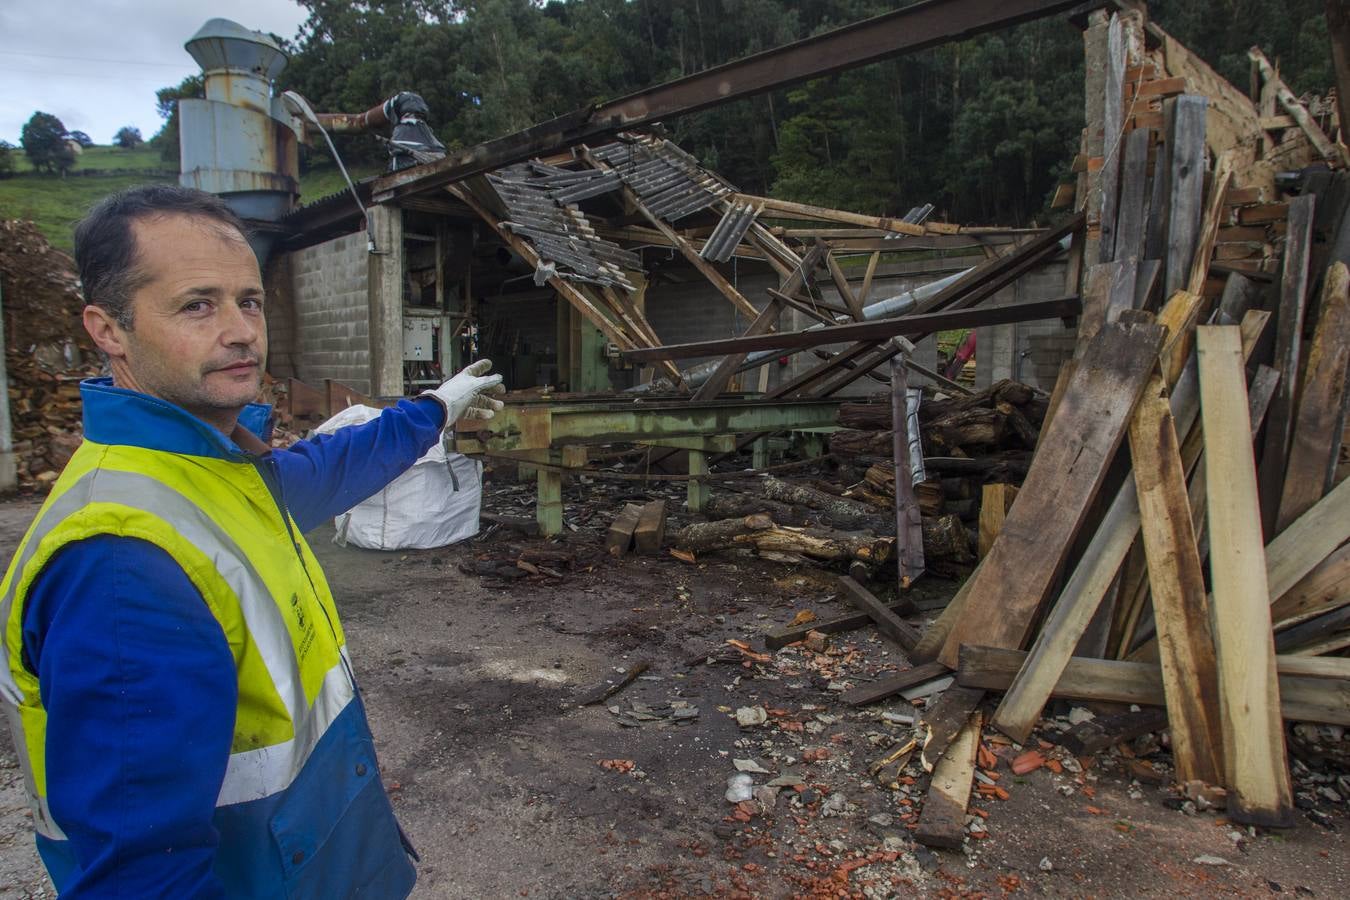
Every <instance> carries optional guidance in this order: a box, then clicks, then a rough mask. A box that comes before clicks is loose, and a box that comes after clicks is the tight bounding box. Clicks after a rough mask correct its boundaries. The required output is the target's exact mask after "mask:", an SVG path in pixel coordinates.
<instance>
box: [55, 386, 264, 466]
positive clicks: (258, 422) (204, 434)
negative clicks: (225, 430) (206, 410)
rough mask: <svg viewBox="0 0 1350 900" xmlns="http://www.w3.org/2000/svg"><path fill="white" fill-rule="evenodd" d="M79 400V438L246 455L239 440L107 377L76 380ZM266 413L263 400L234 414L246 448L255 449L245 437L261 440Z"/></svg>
mask: <svg viewBox="0 0 1350 900" xmlns="http://www.w3.org/2000/svg"><path fill="white" fill-rule="evenodd" d="M80 399H81V400H82V401H83V403H84V436H85V437H86V438H88V439H89V440H91V441H94V442H95V443H99V444H121V445H124V446H129V447H141V448H143V449H146V450H160V451H163V452H166V453H183V454H186V455H188V456H208V457H214V458H216V459H234V460H239V459H241V458H242V457H243V456H245V448H243V447H241V446H240V444H239V443H238V442H236V441H234V440H231V439H230V438H229V437H227V436H225V435H224V434H222V433H221V432H220V431H219V430H218V429H216V428H214V427H213V426H211V425H208V424H207V423H206V422H203V421H202V420H201V419H199V418H197V417H196V416H194V415H192V413H190V412H188V411H187V410H185V409H183V408H182V407H180V406H175V405H174V404H172V403H170V402H168V401H167V400H161V399H159V398H158V397H152V396H150V395H149V394H143V393H141V392H140V391H131V390H127V389H126V388H119V387H114V386H113V383H112V379H111V378H89V379H86V380H85V381H82V382H80ZM271 417H272V407H271V406H269V405H268V404H265V403H250V404H249V405H248V406H246V407H244V409H243V411H242V412H241V413H240V414H239V425H240V426H242V429H243V430H245V431H246V432H247V435H240V437H239V440H240V441H241V442H243V443H246V444H250V445H251V446H249V447H248V450H250V451H253V452H256V449H257V445H256V444H253V441H252V440H250V438H253V439H257V440H260V441H262V442H263V443H264V445H265V444H266V441H267V438H268V436H269V432H270V431H271ZM236 433H238V432H236Z"/></svg>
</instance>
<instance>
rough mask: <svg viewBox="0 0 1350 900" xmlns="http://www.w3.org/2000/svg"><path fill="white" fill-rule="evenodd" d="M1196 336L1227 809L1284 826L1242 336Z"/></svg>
mask: <svg viewBox="0 0 1350 900" xmlns="http://www.w3.org/2000/svg"><path fill="white" fill-rule="evenodd" d="M1196 338H1197V351H1198V355H1199V367H1200V409H1201V416H1202V420H1203V422H1204V429H1205V445H1206V461H1205V480H1206V494H1207V497H1208V503H1209V534H1210V577H1211V579H1212V582H1213V585H1214V637H1215V645H1216V649H1217V651H1218V665H1219V690H1220V711H1221V714H1222V720H1223V735H1224V756H1225V758H1226V760H1227V772H1228V778H1227V781H1228V789H1229V795H1228V800H1229V802H1228V812H1229V815H1231V816H1232V817H1233V818H1234V819H1235V820H1237V821H1239V822H1243V823H1245V824H1252V825H1266V826H1289V825H1292V824H1293V797H1292V790H1291V787H1290V783H1289V765H1288V760H1287V759H1286V757H1285V746H1284V725H1283V722H1282V721H1281V718H1280V695H1279V683H1278V682H1277V681H1276V674H1275V641H1274V637H1273V635H1272V633H1271V628H1270V598H1269V592H1268V590H1267V588H1266V584H1267V573H1266V558H1265V548H1264V545H1263V542H1262V540H1261V521H1260V509H1259V503H1258V499H1257V489H1256V469H1255V465H1254V463H1253V460H1252V450H1251V431H1250V428H1251V425H1250V414H1249V413H1248V409H1247V379H1246V377H1245V374H1244V372H1243V364H1242V337H1241V333H1240V331H1239V329H1238V328H1236V327H1235V326H1232V325H1202V326H1200V328H1199V329H1198V333H1197V336H1196Z"/></svg>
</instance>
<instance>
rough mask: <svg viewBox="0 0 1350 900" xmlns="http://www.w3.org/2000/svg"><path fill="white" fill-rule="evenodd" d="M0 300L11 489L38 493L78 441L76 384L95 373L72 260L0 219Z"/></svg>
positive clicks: (27, 225)
mask: <svg viewBox="0 0 1350 900" xmlns="http://www.w3.org/2000/svg"><path fill="white" fill-rule="evenodd" d="M0 298H2V299H0V302H3V307H4V327H5V365H6V369H7V373H8V376H9V405H10V415H11V418H12V422H13V434H14V454H15V463H16V468H17V470H18V477H19V485H20V487H21V488H23V489H25V490H41V491H45V490H46V489H47V487H48V486H50V485H51V483H52V482H53V481H55V480H56V478H57V476H58V475H59V474H60V472H61V470H62V469H63V468H64V467H65V465H66V463H67V462H68V461H69V460H70V457H71V454H73V453H74V452H75V448H76V447H78V446H79V445H80V441H81V440H82V439H83V438H82V435H83V427H82V413H81V404H80V389H79V383H80V381H81V380H82V379H84V378H88V377H90V376H93V375H97V374H98V373H99V371H100V368H101V366H100V364H99V363H98V360H97V357H96V355H95V350H94V347H93V344H92V342H91V341H90V340H89V336H88V334H87V333H86V332H85V330H84V327H83V326H82V325H81V324H80V312H81V310H82V308H83V306H84V301H83V298H82V297H81V295H80V290H79V278H78V276H77V275H76V273H75V262H74V260H72V259H71V258H70V257H69V256H68V255H66V254H65V253H62V252H61V251H60V250H57V249H55V248H53V247H52V246H51V245H50V244H48V243H47V240H46V238H44V237H43V236H42V233H41V232H40V231H39V230H38V228H37V226H35V225H34V224H33V223H32V222H28V221H24V220H19V219H10V220H0Z"/></svg>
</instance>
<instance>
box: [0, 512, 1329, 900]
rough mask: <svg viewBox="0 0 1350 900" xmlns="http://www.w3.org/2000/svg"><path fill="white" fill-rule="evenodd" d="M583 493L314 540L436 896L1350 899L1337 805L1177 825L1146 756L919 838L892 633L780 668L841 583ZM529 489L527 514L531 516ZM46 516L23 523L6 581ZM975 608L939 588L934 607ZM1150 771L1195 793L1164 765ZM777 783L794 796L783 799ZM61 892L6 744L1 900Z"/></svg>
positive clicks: (1046, 784)
mask: <svg viewBox="0 0 1350 900" xmlns="http://www.w3.org/2000/svg"><path fill="white" fill-rule="evenodd" d="M577 490H586V488H585V487H584V486H583V487H582V488H578V489H573V492H572V493H571V494H570V498H571V500H570V501H569V502H572V505H571V506H569V512H576V511H577V510H578V509H582V510H583V512H582V513H581V514H579V515H578V516H577V518H576V519H575V520H574V521H580V522H581V524H580V526H579V529H578V530H577V531H576V532H574V533H570V534H569V535H568V536H567V539H566V540H565V541H564V542H561V543H557V544H545V543H544V542H542V541H539V540H537V539H535V540H530V539H525V538H513V537H512V536H510V535H509V534H508V533H505V532H497V533H495V534H492V535H489V536H488V537H487V538H486V539H485V540H479V541H476V542H473V543H469V544H464V545H460V546H457V547H452V548H447V549H445V550H436V551H420V552H408V553H377V552H372V551H363V550H357V549H353V548H340V547H337V546H335V545H333V544H332V543H331V540H330V539H331V536H332V531H331V529H330V528H327V527H323V528H320V529H318V530H317V531H316V532H315V533H314V534H312V535H310V540H311V543H312V544H313V545H314V547H315V551H316V553H317V554H318V556H319V558H320V559H321V561H322V562H323V564H324V567H325V570H326V571H327V573H328V578H329V581H330V582H331V584H332V585H333V588H334V592H335V594H336V596H337V598H338V603H339V606H340V608H341V610H342V616H343V624H344V626H345V628H346V632H347V639H348V642H349V645H350V647H351V648H352V653H353V656H354V659H355V665H356V671H357V676H358V679H359V681H360V683H361V685H362V688H363V690H364V692H365V695H366V702H367V705H368V708H369V711H370V716H371V725H372V728H373V730H374V732H375V736H376V740H377V742H378V744H379V749H380V753H381V764H382V767H383V771H384V776H385V782H386V785H387V786H388V788H389V790H390V794H391V797H392V798H393V801H394V805H395V809H396V810H397V811H398V813H399V816H400V819H401V821H402V822H403V825H404V827H405V828H406V830H407V831H408V833H409V834H410V836H411V838H412V840H413V842H414V844H415V845H416V846H417V848H418V850H419V851H420V853H421V856H422V863H421V865H420V872H421V876H420V881H419V884H418V887H417V891H416V895H415V896H418V897H427V898H431V897H456V898H458V897H464V898H470V897H474V898H477V897H545V898H586V897H614V896H623V897H655V896H669V897H690V896H738V895H739V896H757V897H758V896H762V897H788V896H830V897H835V896H870V897H888V896H911V895H921V896H929V895H932V896H958V895H965V894H991V895H999V894H1004V893H1022V894H1040V895H1070V896H1100V897H1112V896H1120V897H1124V896H1174V895H1184V896H1196V897H1210V896H1215V895H1220V894H1230V895H1241V896H1248V895H1267V894H1288V895H1303V896H1321V897H1337V896H1347V895H1350V890H1347V885H1346V878H1347V874H1346V873H1347V871H1350V869H1348V868H1347V865H1346V864H1347V862H1348V861H1350V855H1348V854H1347V846H1346V840H1345V836H1344V835H1345V828H1346V825H1347V821H1348V820H1347V817H1346V814H1345V804H1344V803H1340V804H1336V803H1331V802H1328V803H1326V804H1324V805H1323V806H1322V807H1321V812H1320V813H1319V814H1320V815H1322V816H1324V817H1325V818H1323V822H1324V823H1328V824H1329V826H1330V827H1327V825H1317V824H1314V823H1312V822H1311V821H1308V820H1306V819H1305V818H1303V817H1300V820H1299V824H1298V826H1297V827H1296V828H1294V829H1292V830H1289V831H1287V832H1279V833H1260V834H1252V833H1249V832H1247V831H1245V830H1239V829H1236V828H1234V827H1232V826H1231V825H1228V824H1226V823H1224V820H1223V819H1222V817H1221V816H1220V815H1219V814H1218V813H1216V812H1213V811H1211V812H1199V813H1195V814H1187V812H1183V811H1177V810H1176V809H1174V808H1172V807H1174V806H1176V805H1178V803H1179V800H1178V798H1176V797H1175V795H1174V794H1172V793H1171V792H1170V791H1169V790H1167V789H1166V788H1165V787H1162V786H1158V785H1151V784H1148V783H1146V782H1145V781H1141V780H1137V779H1136V778H1132V777H1131V776H1132V775H1134V776H1137V775H1139V773H1140V771H1141V769H1140V767H1139V766H1138V765H1136V766H1135V768H1134V769H1133V770H1130V769H1127V766H1128V765H1129V764H1130V763H1131V762H1133V761H1132V760H1130V759H1128V758H1126V757H1123V756H1121V755H1120V754H1119V753H1118V752H1112V753H1108V754H1102V755H1101V756H1099V757H1098V758H1097V759H1095V760H1091V761H1088V764H1087V767H1086V768H1083V769H1082V771H1081V772H1074V771H1072V770H1073V769H1074V768H1081V767H1080V766H1076V765H1075V763H1076V762H1077V761H1073V760H1071V759H1068V758H1066V759H1064V764H1063V765H1061V766H1060V768H1061V772H1060V773H1058V774H1057V773H1054V772H1052V771H1050V770H1049V769H1048V768H1041V769H1038V770H1036V771H1033V772H1031V773H1030V774H1027V775H1025V776H1022V777H1017V776H1014V775H1013V774H1012V772H1011V771H1010V770H1009V769H1008V765H1007V760H1008V759H1010V758H1011V757H1012V756H1013V755H1015V752H1016V749H1015V748H1012V747H1005V746H1002V745H1000V744H998V743H997V742H996V740H994V739H990V738H989V736H987V746H988V747H989V749H991V750H992V751H994V752H996V753H997V754H998V755H999V756H1000V757H1001V759H1000V760H999V762H998V766H997V767H996V770H995V774H997V775H998V776H999V779H998V784H999V785H1000V786H1003V787H1004V788H1005V789H1006V790H1007V793H1008V799H1007V800H998V799H995V798H992V797H990V798H985V797H981V798H979V799H978V800H977V801H975V804H974V805H975V806H976V807H977V808H978V809H979V810H980V811H981V812H982V813H984V814H986V816H987V818H981V819H980V824H981V825H982V826H983V829H984V836H983V837H977V838H972V839H969V840H968V841H967V843H966V845H965V847H964V848H963V849H962V850H958V851H940V852H932V851H928V850H926V849H924V848H922V847H918V846H917V845H915V844H914V842H913V841H912V840H911V838H910V832H909V829H908V828H907V827H906V826H907V825H912V824H913V821H914V813H915V811H916V810H917V808H918V805H919V803H921V800H922V796H923V787H924V783H925V779H924V776H923V774H922V770H921V768H920V766H919V764H918V762H917V760H913V761H911V762H910V763H909V765H908V767H906V768H904V769H903V770H900V771H896V770H894V768H891V769H889V770H886V771H883V772H882V773H881V778H880V779H878V778H873V777H871V776H869V775H868V768H869V765H870V764H871V763H872V762H874V761H875V760H877V759H878V758H880V757H882V756H884V755H885V754H886V752H887V751H888V750H889V749H890V748H892V747H893V746H895V745H896V744H898V743H903V742H904V740H905V739H906V738H908V736H909V735H910V733H911V730H912V729H911V727H910V726H908V725H905V724H903V723H897V722H893V721H888V720H886V719H885V718H883V713H886V712H890V713H892V717H891V718H896V715H895V714H904V713H906V712H915V709H914V707H913V706H912V705H911V704H910V703H908V702H905V701H897V702H895V703H881V704H878V705H876V706H874V707H869V708H863V709H852V708H849V707H847V706H844V705H843V704H841V703H840V702H839V699H838V698H839V691H840V689H841V688H842V687H844V686H846V685H856V684H861V683H865V682H866V681H867V680H870V679H872V678H875V677H878V676H881V675H885V674H887V673H888V672H889V671H891V670H893V669H895V668H897V667H901V668H903V667H904V665H905V662H904V660H903V657H901V656H900V655H899V654H898V653H897V652H895V651H894V650H893V649H892V648H890V647H889V645H888V644H887V643H886V642H884V641H883V640H882V639H880V638H879V637H878V636H877V635H876V634H875V632H874V631H873V630H872V629H870V628H868V629H863V630H860V631H856V632H852V633H847V634H842V635H836V636H834V638H833V640H832V642H831V645H830V646H829V647H828V648H826V650H825V652H823V653H815V652H810V651H808V650H806V649H805V648H802V647H800V646H797V647H791V648H787V649H785V650H783V651H780V652H779V653H777V654H763V647H762V643H760V642H757V635H758V634H759V633H760V632H762V631H763V630H764V629H766V628H768V627H771V626H773V625H777V624H781V623H785V622H788V621H791V620H792V619H793V617H794V616H795V615H797V614H798V613H799V612H801V611H803V610H811V611H813V612H815V613H816V614H817V615H819V616H821V617H829V616H831V615H835V614H838V613H840V612H843V611H844V601H843V600H840V599H838V598H835V597H834V591H833V589H832V586H831V579H830V576H829V575H828V574H827V573H825V572H824V571H823V570H821V569H817V568H815V567H812V566H802V565H795V566H794V565H786V564H780V563H773V562H768V561H765V560H759V559H755V558H752V557H748V556H745V557H739V556H729V557H721V558H717V557H709V558H708V559H707V560H705V561H700V562H699V563H698V564H696V565H690V564H687V563H684V562H681V561H679V560H676V559H674V558H672V557H669V556H662V557H650V558H646V557H628V558H627V559H624V560H614V559H610V558H608V557H605V556H604V555H603V554H602V553H601V552H600V550H601V544H600V534H601V531H602V530H603V527H604V525H605V524H607V523H605V522H603V521H601V520H603V519H604V518H605V517H606V516H607V515H608V514H609V513H610V512H612V511H614V510H616V509H617V508H618V507H619V506H620V505H621V504H619V503H617V501H613V500H612V498H606V499H604V500H603V501H601V502H598V503H596V502H595V500H594V494H592V495H590V497H589V499H590V500H591V502H592V504H593V506H594V508H595V509H598V510H600V512H599V513H597V514H595V515H593V516H591V515H587V514H586V513H585V511H584V510H585V507H584V506H583V504H582V503H581V502H580V501H581V500H582V495H581V494H579V493H576V492H575V491H577ZM501 492H502V496H504V497H506V498H507V499H509V500H511V501H512V504H513V503H514V501H515V499H516V498H518V497H519V495H520V489H519V488H502V489H501ZM508 505H509V504H508ZM36 509H37V505H36V503H35V502H34V501H32V500H14V501H10V502H7V503H3V504H0V548H2V549H3V550H4V555H5V556H6V557H8V555H9V553H11V552H12V550H13V548H14V546H15V544H16V543H17V541H18V539H19V537H20V536H21V535H22V531H23V529H24V528H25V527H26V525H27V523H28V521H29V520H31V518H32V516H33V514H34V513H35V512H36ZM539 548H545V549H549V550H555V551H556V550H562V551H566V552H567V553H568V554H570V556H571V560H570V561H568V560H562V561H559V560H557V559H551V560H550V561H549V562H547V563H545V564H544V565H545V568H547V569H549V570H551V571H556V572H557V573H558V574H559V576H560V577H557V578H555V577H552V576H549V575H548V574H546V573H545V574H538V575H534V574H525V573H524V571H522V575H523V577H520V578H515V579H503V578H499V577H479V576H477V575H474V574H467V573H466V571H467V572H473V571H476V570H482V569H483V565H482V564H483V562H484V560H485V558H491V559H494V560H513V559H516V558H518V557H519V556H520V553H521V551H529V550H531V549H535V550H537V549H539ZM527 558H528V557H527ZM954 588H955V585H954V584H953V583H951V582H944V581H941V580H938V579H927V580H923V581H921V590H922V591H923V592H924V596H929V597H934V596H939V595H941V594H943V593H948V594H949V593H951V592H952V591H953V590H954ZM920 624H922V623H920ZM729 639H732V640H740V641H744V642H745V644H746V646H747V647H748V648H749V649H748V651H743V650H740V649H737V648H736V647H735V646H733V645H731V644H729V643H727V641H728V640H729ZM638 661H647V662H649V663H650V668H649V669H648V670H647V671H646V672H645V673H644V675H643V676H642V677H641V678H639V679H638V680H636V681H635V682H634V683H633V684H632V685H631V686H629V687H627V688H626V689H624V690H623V691H622V692H620V693H618V694H617V695H615V696H614V697H612V698H611V699H609V700H608V701H606V703H602V704H599V705H594V706H587V707H584V708H578V707H577V706H576V705H575V703H574V699H575V698H576V696H577V695H578V694H579V693H580V692H582V691H584V690H585V689H587V688H589V687H591V686H594V685H596V684H598V683H600V682H603V681H605V680H606V679H613V678H615V677H617V671H616V669H623V668H626V667H628V666H631V665H633V664H635V663H637V662H638ZM635 704H636V705H635ZM743 708H744V709H756V708H759V709H762V710H763V711H764V721H763V723H762V724H754V725H749V726H742V725H739V724H738V723H737V720H736V717H735V714H736V712H737V711H738V710H741V709H743ZM692 710H697V713H696V714H695V713H694V712H692ZM744 715H745V717H746V718H747V720H757V719H758V718H759V714H758V713H748V714H744ZM1044 752H1045V753H1046V755H1047V757H1050V758H1054V759H1058V757H1057V756H1056V754H1061V756H1062V751H1059V750H1057V749H1056V750H1051V749H1046V750H1045V751H1044ZM1129 752H1131V753H1135V754H1136V755H1138V756H1139V758H1140V759H1141V760H1143V761H1144V762H1145V763H1147V764H1148V765H1150V766H1152V767H1154V768H1156V769H1157V770H1158V771H1159V772H1161V773H1163V774H1164V775H1165V774H1166V773H1167V772H1168V771H1169V769H1168V759H1167V754H1166V752H1165V750H1161V749H1159V748H1158V747H1157V742H1156V741H1149V740H1145V741H1143V742H1136V744H1135V745H1132V746H1131V747H1130V748H1129ZM738 759H739V760H748V761H750V767H751V768H752V769H754V768H760V769H763V770H765V771H764V772H763V773H757V772H751V773H750V774H751V778H752V780H753V783H754V785H755V786H756V787H757V788H759V791H758V792H757V794H756V797H755V799H752V800H750V801H747V802H745V803H742V804H740V805H739V806H738V805H734V804H733V803H731V802H729V801H728V800H727V799H725V798H724V796H723V794H724V792H725V791H726V790H727V779H728V778H729V777H730V776H733V775H735V774H736V764H735V762H734V761H735V760H738ZM1145 771H1146V770H1145ZM773 781H777V782H779V783H780V784H783V785H785V786H783V787H781V788H780V789H778V790H777V792H776V795H775V792H774V791H773V789H772V788H771V787H769V783H770V782H773ZM911 781H912V782H913V783H912V784H910V783H907V782H911ZM766 788H768V789H767V790H766ZM1196 860H1203V861H1201V862H1197V861H1196ZM51 893H52V891H51V888H50V884H49V882H48V881H47V880H46V878H45V875H44V873H43V871H42V868H41V865H40V863H39V862H38V860H37V855H36V853H35V852H34V850H33V844H32V837H31V826H30V824H29V818H28V815H27V812H26V804H25V802H24V799H23V795H22V786H21V785H20V784H19V776H18V770H17V767H16V764H15V761H14V756H13V751H12V748H11V747H10V745H9V740H8V738H4V739H0V898H11V897H43V896H50V895H51Z"/></svg>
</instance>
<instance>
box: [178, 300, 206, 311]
mask: <svg viewBox="0 0 1350 900" xmlns="http://www.w3.org/2000/svg"><path fill="white" fill-rule="evenodd" d="M207 306H209V304H208V303H207V302H206V301H205V300H193V301H192V302H191V303H188V304H186V305H185V306H184V307H183V312H201V311H202V310H204V309H206V308H207Z"/></svg>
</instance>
